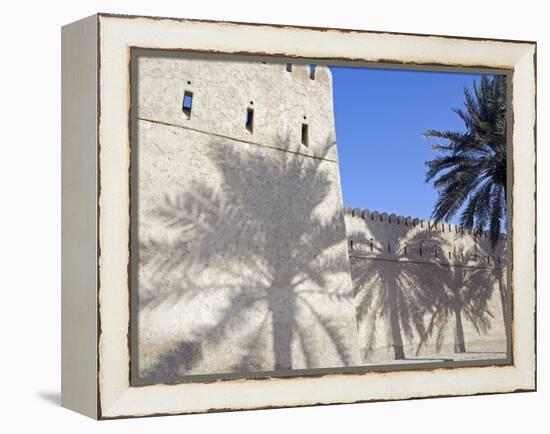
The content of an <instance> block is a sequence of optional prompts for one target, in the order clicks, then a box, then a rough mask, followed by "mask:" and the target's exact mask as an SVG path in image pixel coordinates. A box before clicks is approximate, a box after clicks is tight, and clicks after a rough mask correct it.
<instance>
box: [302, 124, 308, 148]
mask: <svg viewBox="0 0 550 434" xmlns="http://www.w3.org/2000/svg"><path fill="white" fill-rule="evenodd" d="M302 145H304V146H305V147H306V148H307V147H308V146H309V127H308V125H307V124H302Z"/></svg>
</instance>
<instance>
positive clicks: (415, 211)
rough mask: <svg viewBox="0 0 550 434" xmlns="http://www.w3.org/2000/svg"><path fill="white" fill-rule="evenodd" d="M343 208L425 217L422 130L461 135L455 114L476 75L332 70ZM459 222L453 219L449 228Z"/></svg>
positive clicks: (427, 198) (430, 194)
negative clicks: (435, 130)
mask: <svg viewBox="0 0 550 434" xmlns="http://www.w3.org/2000/svg"><path fill="white" fill-rule="evenodd" d="M330 69H331V70H332V77H333V93H334V111H335V121H336V141H337V144H338V155H339V160H340V176H341V180H342V192H343V196H344V205H346V206H351V207H353V208H361V209H364V208H368V209H370V210H378V211H380V212H383V211H386V212H387V213H388V214H391V213H395V214H398V215H405V216H412V217H418V218H422V219H429V218H430V214H431V211H432V207H433V204H434V202H435V200H436V198H437V193H436V191H435V190H434V188H433V186H432V185H431V184H426V183H425V182H424V174H425V165H424V163H425V162H426V161H428V160H430V159H431V158H432V157H433V156H434V155H435V152H434V151H433V150H432V149H431V146H432V144H433V143H435V142H437V140H434V139H426V138H424V137H423V136H422V133H423V132H424V131H425V130H427V129H430V128H432V129H438V130H446V129H450V130H458V131H464V124H463V123H462V121H461V120H460V118H459V117H458V116H457V115H456V113H454V112H453V111H452V110H451V109H452V108H460V107H462V105H463V101H464V91H463V89H464V87H465V86H466V87H469V88H472V87H473V81H474V79H476V80H479V78H480V75H477V74H463V73H454V72H453V73H447V72H424V71H404V70H387V69H370V68H357V67H353V68H352V67H339V66H338V67H335V66H331V67H330ZM457 221H458V215H457V216H455V218H454V220H453V223H456V222H457Z"/></svg>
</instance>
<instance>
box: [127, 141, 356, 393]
mask: <svg viewBox="0 0 550 434" xmlns="http://www.w3.org/2000/svg"><path fill="white" fill-rule="evenodd" d="M284 141H286V142H287V144H288V142H289V138H281V142H284ZM241 146H242V145H241ZM332 146H334V143H333V142H332V141H330V140H327V141H326V143H325V144H324V146H323V152H322V155H321V157H320V158H309V157H304V156H302V155H297V154H293V153H288V152H281V151H275V150H266V149H262V148H254V147H249V148H248V149H249V150H248V151H247V152H242V151H240V152H239V151H238V150H237V149H236V148H235V147H233V146H228V145H227V144H226V143H223V142H219V141H217V142H212V143H210V144H209V149H210V151H209V152H210V153H209V156H208V158H209V161H210V162H211V163H212V165H213V167H215V169H216V172H217V173H216V176H217V179H218V180H219V181H217V182H214V183H210V184H208V183H206V182H202V181H201V180H196V181H193V182H191V183H190V184H189V185H188V186H186V188H184V189H182V190H180V191H176V192H174V193H167V194H165V195H164V196H163V197H162V199H161V200H160V202H159V203H152V204H150V205H148V208H149V211H148V216H149V217H148V218H149V219H150V221H151V222H153V224H154V225H157V226H158V227H162V228H165V229H166V231H167V232H170V233H171V234H175V236H173V237H172V238H170V239H168V238H163V237H159V238H158V239H155V238H148V239H141V240H139V268H140V270H142V271H146V272H147V273H148V275H149V276H151V278H149V279H148V280H147V282H146V283H143V282H142V283H141V284H140V285H141V287H140V290H139V298H138V299H139V301H138V305H139V311H138V312H139V314H140V315H141V314H142V313H143V312H145V311H154V310H155V309H158V308H160V307H161V306H166V305H175V304H178V303H183V304H186V305H189V306H196V308H198V309H205V310H208V313H209V314H208V316H207V318H206V317H205V319H204V321H200V323H198V324H194V327H193V328H192V331H190V334H189V335H187V336H186V338H185V339H184V340H182V341H181V342H179V343H177V344H174V345H172V346H171V348H169V349H168V350H166V351H164V352H163V353H162V354H160V356H159V357H158V358H157V360H156V361H155V363H153V364H152V365H151V366H149V367H147V368H146V369H144V371H143V373H142V377H144V378H146V379H147V381H161V382H170V381H173V380H177V379H181V377H182V376H183V375H186V374H188V373H190V372H193V368H194V367H195V366H197V364H200V363H202V362H204V361H205V360H204V358H205V357H206V356H205V354H204V351H203V348H204V346H205V345H206V346H208V347H209V348H213V347H217V348H219V350H220V351H222V352H223V351H228V352H233V353H235V354H236V356H235V357H234V358H233V362H232V363H231V365H230V366H225V367H224V372H254V371H271V370H275V371H280V370H288V369H293V368H295V367H296V366H297V364H298V362H297V361H296V354H297V350H296V347H299V348H300V350H301V351H300V354H301V355H300V356H299V357H301V362H300V363H299V364H300V365H301V366H302V367H306V368H315V367H320V366H321V367H325V366H323V364H324V363H326V361H324V360H323V359H322V358H323V354H322V353H323V351H321V348H322V346H320V345H319V339H320V336H321V338H322V339H324V342H326V345H325V347H326V350H327V351H328V352H331V351H332V352H333V353H334V354H335V355H336V356H335V357H336V359H337V360H336V361H335V364H337V365H340V366H349V365H352V364H354V363H356V362H357V361H358V355H357V356H355V354H354V352H357V349H356V347H357V342H356V340H354V339H353V336H352V335H351V334H350V333H349V327H348V328H346V327H347V325H346V324H344V323H343V322H342V320H341V318H339V317H338V316H335V315H333V314H332V313H331V310H330V309H329V308H330V307H331V306H333V307H334V306H339V307H340V308H341V309H347V306H349V307H350V309H351V312H352V318H353V293H352V291H351V287H350V285H349V284H347V285H346V279H345V278H343V277H342V276H346V275H349V274H348V273H349V265H348V262H347V258H345V254H346V247H345V246H346V244H345V239H343V237H344V234H345V229H344V221H343V216H342V212H341V203H339V196H338V195H336V194H335V190H334V187H337V185H338V184H334V182H337V180H335V179H331V176H332V175H331V172H330V171H329V170H327V164H336V163H333V162H330V163H327V162H326V161H325V160H324V158H325V157H326V156H327V153H328V151H329V149H330V148H331V147H332ZM254 149H255V150H254ZM265 153H269V155H268V156H266V155H265ZM336 173H337V172H336ZM289 188H290V189H291V191H289ZM340 200H341V199H340ZM339 250H340V251H343V253H344V254H343V255H342V254H339V253H338V252H339ZM348 280H349V278H348ZM353 327H354V328H355V323H354V322H353ZM235 335H238V336H239V339H238V341H237V342H236V341H235V339H234V336H235ZM266 336H268V337H269V338H268V339H266ZM355 337H356V335H355ZM269 355H271V356H269ZM209 373H216V374H217V373H220V372H209Z"/></svg>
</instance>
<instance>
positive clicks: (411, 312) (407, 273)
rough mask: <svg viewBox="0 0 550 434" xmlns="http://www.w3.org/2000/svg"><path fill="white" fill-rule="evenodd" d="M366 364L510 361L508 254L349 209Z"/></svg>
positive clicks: (464, 236)
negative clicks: (506, 309) (507, 290)
mask: <svg viewBox="0 0 550 434" xmlns="http://www.w3.org/2000/svg"><path fill="white" fill-rule="evenodd" d="M345 214H346V216H345V218H346V230H347V234H348V239H349V247H350V265H351V274H352V279H353V284H354V288H355V300H356V310H357V322H358V327H359V340H360V347H361V354H362V360H363V362H364V363H366V364H369V363H383V362H392V361H394V360H403V359H417V360H466V359H478V358H483V359H491V358H499V359H501V358H505V357H506V352H507V339H508V338H507V328H509V326H510V322H509V320H508V319H505V316H506V314H505V310H504V309H505V308H507V306H508V304H509V300H508V296H507V292H506V266H505V258H506V250H505V241H504V240H501V241H499V243H498V244H497V246H496V248H495V250H493V249H492V248H491V245H490V241H489V239H488V236H487V234H482V235H481V236H473V235H472V234H470V233H465V232H463V231H462V230H461V229H460V228H458V227H456V226H454V225H448V224H436V223H433V222H424V221H420V220H418V219H411V218H410V217H409V218H405V217H402V216H395V215H387V214H385V213H383V214H380V213H378V212H370V211H368V210H365V211H360V210H351V209H346V213H345Z"/></svg>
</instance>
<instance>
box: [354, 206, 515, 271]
mask: <svg viewBox="0 0 550 434" xmlns="http://www.w3.org/2000/svg"><path fill="white" fill-rule="evenodd" d="M344 218H345V223H346V236H347V239H348V246H349V250H350V254H351V255H358V256H364V257H366V258H373V257H376V258H385V259H388V260H410V261H415V262H429V263H439V264H448V265H450V264H455V265H467V266H475V267H491V268H501V267H504V266H505V264H506V234H501V237H500V240H499V241H497V244H496V246H495V247H494V248H493V247H492V246H491V241H490V236H489V233H488V232H483V233H480V234H478V233H475V232H474V231H471V230H466V229H464V228H463V227H461V226H459V225H454V224H447V223H439V222H435V221H427V220H422V219H419V218H413V217H409V216H401V215H396V214H388V213H386V212H379V211H371V210H368V209H365V210H360V209H359V208H355V209H351V208H345V209H344Z"/></svg>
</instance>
